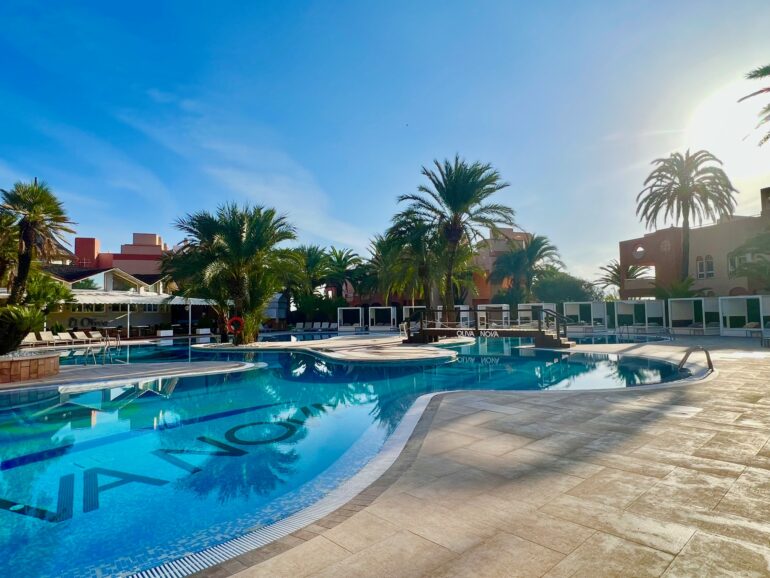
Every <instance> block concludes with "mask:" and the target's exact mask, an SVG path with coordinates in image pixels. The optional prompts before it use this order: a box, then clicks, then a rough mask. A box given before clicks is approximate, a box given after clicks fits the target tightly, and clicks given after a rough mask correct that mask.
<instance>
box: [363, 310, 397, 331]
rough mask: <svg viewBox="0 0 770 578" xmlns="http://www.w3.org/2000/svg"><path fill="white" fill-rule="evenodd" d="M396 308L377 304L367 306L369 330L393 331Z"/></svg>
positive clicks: (394, 328)
mask: <svg viewBox="0 0 770 578" xmlns="http://www.w3.org/2000/svg"><path fill="white" fill-rule="evenodd" d="M396 317H397V313H396V308H395V307H394V306H390V307H388V306H385V305H381V306H380V305H378V306H374V307H369V331H395V330H396V329H397V326H396V320H397V319H396Z"/></svg>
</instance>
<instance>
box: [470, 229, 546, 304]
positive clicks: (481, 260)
mask: <svg viewBox="0 0 770 578" xmlns="http://www.w3.org/2000/svg"><path fill="white" fill-rule="evenodd" d="M499 231H500V234H498V235H494V234H490V236H489V238H488V239H485V240H484V242H483V243H482V244H481V247H480V249H479V253H478V255H476V257H475V258H474V263H475V265H476V266H477V267H479V268H480V269H481V270H482V272H480V273H475V274H474V275H473V281H474V283H475V285H476V292H477V294H476V295H471V296H469V297H468V299H469V300H470V303H468V305H470V306H471V307H476V306H477V305H482V304H485V303H490V302H491V301H492V297H494V296H495V294H497V293H498V292H499V291H501V290H502V289H505V287H503V286H502V285H498V284H493V283H490V282H489V275H490V273H491V272H492V269H493V267H494V265H495V261H496V260H497V258H498V257H499V256H500V255H502V254H504V253H507V252H508V251H510V250H511V246H512V245H514V246H518V247H523V246H524V244H525V243H526V242H527V240H528V239H529V238H530V237H531V234H530V233H526V232H524V231H514V230H513V229H499Z"/></svg>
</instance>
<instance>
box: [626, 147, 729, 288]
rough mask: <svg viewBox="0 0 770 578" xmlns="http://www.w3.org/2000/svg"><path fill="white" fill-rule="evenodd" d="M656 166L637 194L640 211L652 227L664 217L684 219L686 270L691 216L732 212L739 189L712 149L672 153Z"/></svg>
mask: <svg viewBox="0 0 770 578" xmlns="http://www.w3.org/2000/svg"><path fill="white" fill-rule="evenodd" d="M652 164H653V165H655V167H656V168H655V169H654V170H653V171H652V172H651V173H650V176H648V177H647V179H646V180H645V181H644V188H643V189H642V192H640V193H639V194H638V195H637V197H636V202H637V207H636V214H637V215H638V216H639V218H640V220H641V221H643V222H644V223H645V225H646V226H647V227H648V228H650V227H652V226H654V225H655V224H657V222H658V219H659V218H662V219H663V221H664V222H665V221H666V220H668V219H671V220H673V221H675V222H678V221H679V220H680V219H681V220H682V273H681V279H682V280H684V279H686V278H687V277H688V276H689V270H690V220H693V221H697V222H698V224H700V223H702V222H703V219H704V218H705V219H712V220H716V219H718V218H720V217H725V216H732V214H733V213H734V212H735V195H734V193H737V192H738V191H737V190H736V189H735V187H733V184H732V183H731V182H730V179H729V178H727V175H726V174H725V172H724V171H723V170H722V168H721V166H715V165H721V164H722V162H721V161H720V160H719V159H718V158H716V157H715V156H714V155H712V154H711V153H710V152H708V151H704V150H700V151H697V152H695V153H694V154H690V151H689V150H687V151H686V152H685V153H684V154H681V153H672V154H671V156H669V157H668V158H661V159H655V160H654V161H653V162H652Z"/></svg>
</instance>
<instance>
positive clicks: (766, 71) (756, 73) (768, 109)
mask: <svg viewBox="0 0 770 578" xmlns="http://www.w3.org/2000/svg"><path fill="white" fill-rule="evenodd" d="M746 78H747V79H749V80H760V79H764V78H770V64H768V65H766V66H760V67H759V68H755V69H754V70H752V71H751V72H749V73H748V74H747V75H746ZM769 92H770V86H767V87H765V88H760V89H759V90H755V91H754V92H752V93H751V94H747V95H746V96H744V97H743V98H741V99H740V100H739V101H738V102H742V101H744V100H746V99H747V98H751V97H752V96H757V95H759V94H767V93H769ZM769 122H770V104H766V105H765V106H764V107H762V110H760V111H759V123H757V128H759V127H760V126H763V125H765V124H767V123H769ZM768 140H770V131H768V132H767V133H766V134H765V136H763V137H762V138H761V139H760V141H759V146H762V145H763V144H765V143H766V142H767V141H768Z"/></svg>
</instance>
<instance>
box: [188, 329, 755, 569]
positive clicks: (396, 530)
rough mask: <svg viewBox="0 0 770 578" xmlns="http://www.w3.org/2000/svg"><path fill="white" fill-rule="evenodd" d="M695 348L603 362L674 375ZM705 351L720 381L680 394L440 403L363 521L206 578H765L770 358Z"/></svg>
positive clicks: (494, 397)
mask: <svg viewBox="0 0 770 578" xmlns="http://www.w3.org/2000/svg"><path fill="white" fill-rule="evenodd" d="M694 341H695V340H688V341H685V342H682V341H679V342H676V343H673V344H662V345H660V344H648V345H633V346H615V347H614V348H613V347H610V346H607V347H605V348H604V349H605V350H609V351H613V350H614V351H621V352H624V351H625V352H629V353H634V354H645V355H652V356H658V357H666V358H670V359H678V358H679V357H681V355H682V351H683V349H684V348H685V346H687V345H688V344H689V343H692V342H694ZM700 342H701V343H708V344H709V345H710V346H713V347H714V348H715V351H714V358H715V363H716V365H717V370H718V374H717V375H716V376H714V377H713V378H711V379H707V380H705V381H702V382H694V383H689V384H687V385H683V386H668V387H647V388H644V387H642V388H635V389H627V390H608V391H594V392H588V391H582V392H577V391H575V392H573V391H561V392H536V393H525V392H463V393H458V394H448V395H446V396H444V397H443V399H442V400H441V402H440V406H439V408H438V411H437V412H436V413H435V417H434V418H433V422H432V425H431V426H430V428H429V431H428V432H427V434H426V437H425V439H424V442H423V443H422V446H421V447H419V453H417V454H416V458H414V461H413V462H411V465H408V466H407V467H406V469H405V471H404V472H403V473H400V474H399V475H400V477H398V479H396V480H395V481H394V482H393V483H392V484H391V485H390V486H389V487H387V489H385V490H384V491H382V492H381V493H375V494H371V493H370V494H369V495H371V496H372V498H371V499H369V498H366V496H363V495H362V496H363V498H362V499H361V500H359V499H358V498H357V499H356V500H353V502H352V504H353V505H354V506H355V507H356V508H357V509H358V511H357V512H355V513H353V514H352V515H349V516H341V517H339V518H337V519H334V520H333V521H331V523H328V524H326V523H325V522H324V524H326V525H327V526H330V528H328V529H327V528H326V527H325V526H324V525H323V524H322V525H318V524H316V525H314V526H312V527H310V528H308V529H307V531H306V533H305V534H302V536H303V539H305V538H306V540H305V541H304V542H302V540H300V541H301V542H302V543H301V545H299V546H296V547H292V544H291V543H287V542H285V541H283V542H281V543H280V546H277V547H276V548H277V550H274V551H272V552H270V553H269V554H259V555H257V554H255V557H254V561H255V563H256V562H259V560H260V559H262V558H264V557H265V556H270V557H269V558H268V559H266V560H264V561H262V562H261V563H256V564H255V565H253V566H250V567H245V566H249V563H248V562H245V561H244V558H243V557H241V558H240V559H239V560H240V561H239V562H238V564H235V565H231V566H230V567H227V568H226V567H224V566H220V567H217V568H213V569H210V570H208V571H206V572H204V573H202V574H203V575H207V576H219V575H222V576H224V575H230V574H232V573H234V572H237V574H236V575H237V576H239V577H242V578H246V577H251V576H293V577H296V576H333V577H334V578H339V577H341V576H387V577H389V578H392V577H400V576H447V577H448V576H506V577H508V576H547V577H561V576H586V577H594V576H624V577H625V576H698V577H701V576H725V575H733V576H767V575H770V355H767V352H766V351H761V350H758V349H756V343H755V342H754V343H749V342H748V341H743V340H737V341H734V340H727V341H724V340H722V341H720V340H718V339H711V340H702V341H700ZM752 348H754V349H752ZM593 349H598V347H593ZM415 451H416V450H415ZM397 463H398V462H397ZM388 483H390V482H388ZM365 494H366V492H365ZM367 500H369V502H367ZM372 500H373V501H372ZM319 523H320V522H319ZM311 530H312V531H311ZM294 539H295V540H296V539H297V538H294ZM256 552H260V551H256ZM276 552H278V553H277V555H273V554H275V553H276ZM260 556H262V558H260Z"/></svg>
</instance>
